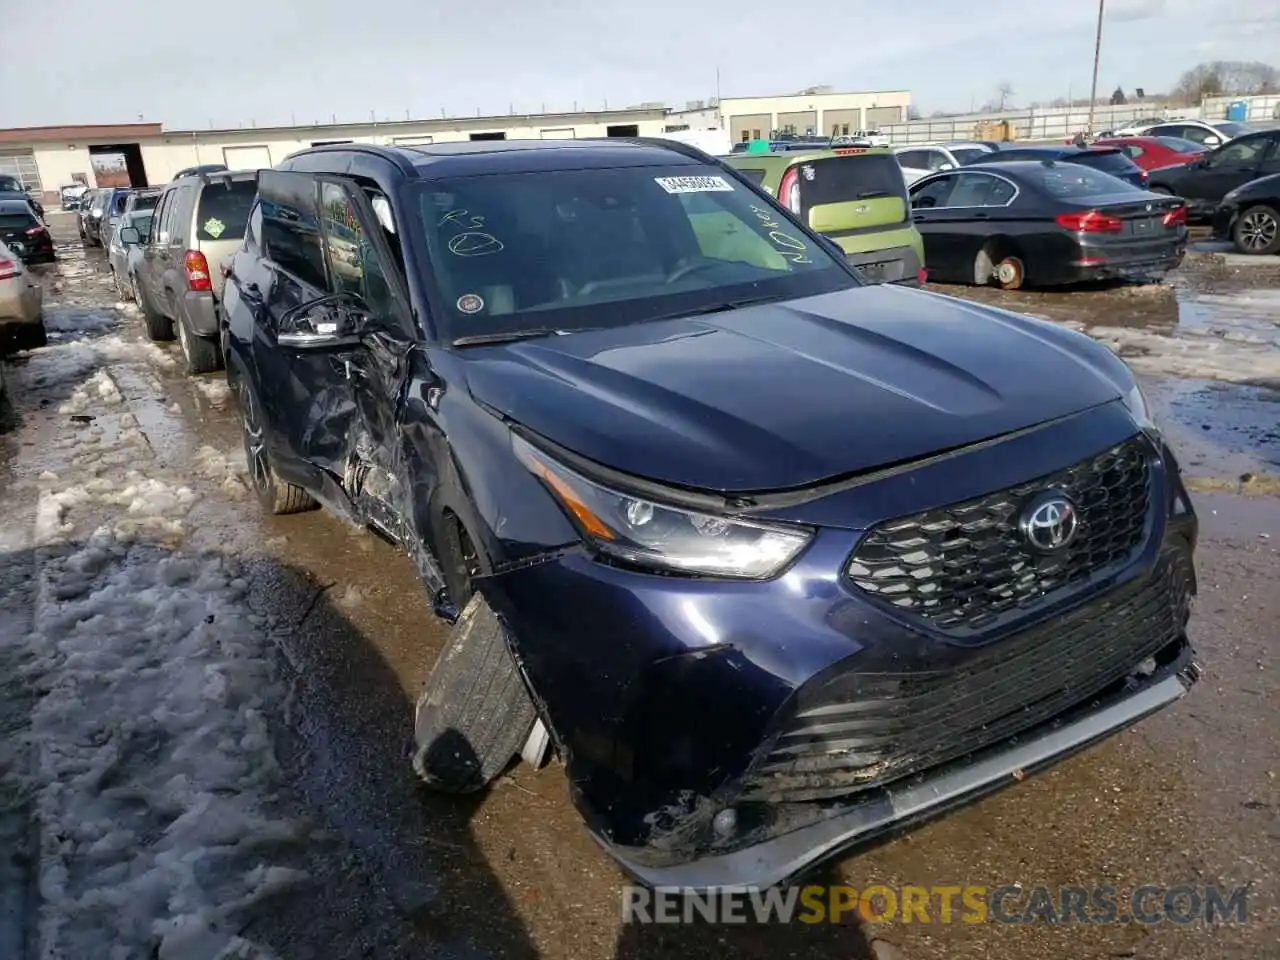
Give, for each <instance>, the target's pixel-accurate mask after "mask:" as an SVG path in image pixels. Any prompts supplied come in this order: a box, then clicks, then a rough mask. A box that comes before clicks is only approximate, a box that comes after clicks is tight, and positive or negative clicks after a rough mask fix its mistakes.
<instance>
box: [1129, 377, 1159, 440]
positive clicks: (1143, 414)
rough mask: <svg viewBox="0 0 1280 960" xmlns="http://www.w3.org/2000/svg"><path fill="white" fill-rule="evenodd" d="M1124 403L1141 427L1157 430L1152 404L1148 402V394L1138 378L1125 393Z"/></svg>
mask: <svg viewBox="0 0 1280 960" xmlns="http://www.w3.org/2000/svg"><path fill="white" fill-rule="evenodd" d="M1124 405H1125V406H1126V407H1128V409H1129V414H1130V416H1132V417H1133V419H1134V421H1135V422H1136V423H1137V424H1138V426H1139V427H1141V428H1142V429H1143V430H1148V431H1155V430H1156V424H1155V421H1154V420H1153V419H1152V417H1151V405H1150V404H1148V403H1147V395H1146V394H1145V393H1143V392H1142V387H1140V386H1138V381H1137V380H1134V381H1133V386H1131V387H1130V388H1129V392H1128V393H1126V394H1125V395H1124Z"/></svg>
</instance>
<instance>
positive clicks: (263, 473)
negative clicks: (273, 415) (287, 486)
mask: <svg viewBox="0 0 1280 960" xmlns="http://www.w3.org/2000/svg"><path fill="white" fill-rule="evenodd" d="M240 423H241V426H242V428H243V430H244V456H245V461H246V462H247V464H248V467H249V479H250V480H252V481H253V488H254V489H255V490H258V491H262V490H266V489H267V487H268V485H269V483H270V481H271V468H270V466H269V465H268V463H267V445H266V440H265V438H264V436H263V430H262V424H260V423H258V410H257V407H256V406H254V402H253V393H252V391H250V389H249V388H248V387H247V386H245V385H244V384H241V385H240Z"/></svg>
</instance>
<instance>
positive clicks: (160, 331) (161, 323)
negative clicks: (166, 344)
mask: <svg viewBox="0 0 1280 960" xmlns="http://www.w3.org/2000/svg"><path fill="white" fill-rule="evenodd" d="M134 290H135V291H136V292H137V295H138V306H140V307H141V308H142V322H143V324H144V325H145V326H146V328H147V338H148V339H149V340H156V341H168V340H172V339H173V321H172V320H170V319H169V318H168V317H166V316H164V315H163V314H161V313H159V312H158V311H157V310H156V309H155V307H153V306H151V298H150V297H148V296H147V295H146V294H145V293H144V292H143V291H142V288H141V287H136V286H135V287H134Z"/></svg>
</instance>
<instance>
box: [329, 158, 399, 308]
mask: <svg viewBox="0 0 1280 960" xmlns="http://www.w3.org/2000/svg"><path fill="white" fill-rule="evenodd" d="M320 227H321V229H322V230H323V232H324V245H325V253H326V255H327V256H328V259H329V291H330V292H331V293H354V294H356V295H358V296H359V297H360V298H361V299H362V300H364V302H365V303H366V304H367V305H368V307H369V309H370V310H371V311H372V312H373V315H374V316H375V317H379V318H382V319H384V320H388V321H389V320H390V318H391V317H392V313H393V310H394V309H395V307H394V300H393V298H392V296H391V287H390V285H389V284H388V282H387V274H386V271H385V270H384V269H383V266H382V263H381V261H380V260H379V259H378V249H377V247H376V246H374V244H373V241H372V239H371V238H370V237H369V236H368V234H367V233H366V232H365V230H364V226H363V225H362V224H361V222H360V218H359V216H358V215H357V213H356V206H355V204H354V203H353V202H352V200H351V194H349V193H348V192H347V190H346V188H345V187H343V186H342V185H340V184H337V183H331V182H326V181H322V182H321V184H320Z"/></svg>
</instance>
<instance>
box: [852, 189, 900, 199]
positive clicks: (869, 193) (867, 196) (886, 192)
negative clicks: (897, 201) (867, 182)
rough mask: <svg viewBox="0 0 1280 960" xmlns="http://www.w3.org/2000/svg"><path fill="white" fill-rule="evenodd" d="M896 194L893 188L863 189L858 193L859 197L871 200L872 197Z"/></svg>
mask: <svg viewBox="0 0 1280 960" xmlns="http://www.w3.org/2000/svg"><path fill="white" fill-rule="evenodd" d="M894 195H895V194H894V193H893V191H892V190H863V191H862V192H861V193H860V194H858V199H859V200H870V199H871V198H872V197H892V196H894Z"/></svg>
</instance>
